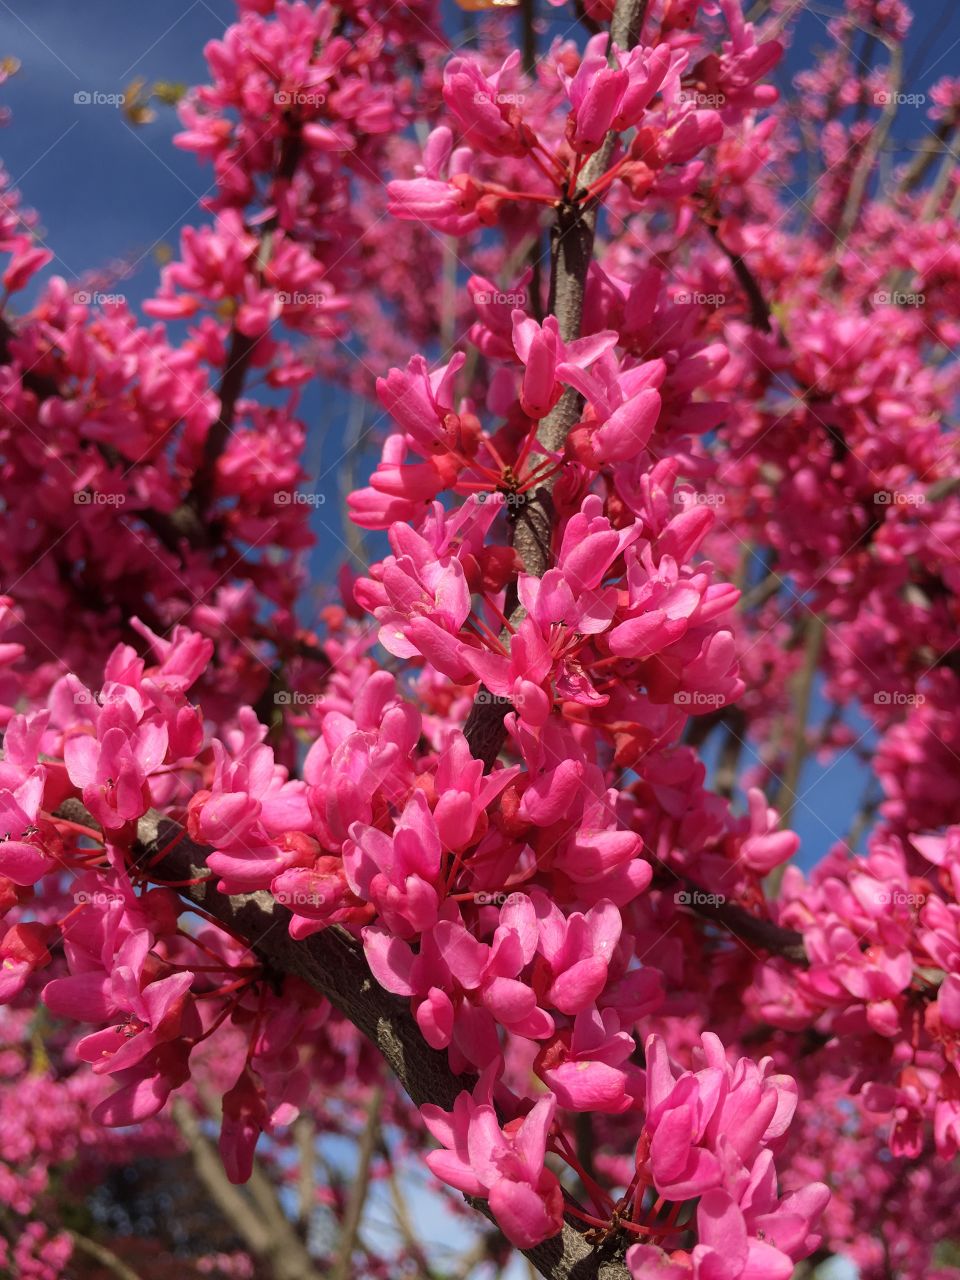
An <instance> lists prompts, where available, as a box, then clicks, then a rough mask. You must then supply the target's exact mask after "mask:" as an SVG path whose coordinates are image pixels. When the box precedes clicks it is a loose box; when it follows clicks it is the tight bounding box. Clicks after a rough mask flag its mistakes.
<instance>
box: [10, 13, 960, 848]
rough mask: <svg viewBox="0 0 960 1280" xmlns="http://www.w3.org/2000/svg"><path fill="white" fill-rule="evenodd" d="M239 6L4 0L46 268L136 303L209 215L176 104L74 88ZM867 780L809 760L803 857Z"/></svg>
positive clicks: (910, 115) (812, 34)
mask: <svg viewBox="0 0 960 1280" xmlns="http://www.w3.org/2000/svg"><path fill="white" fill-rule="evenodd" d="M448 2H449V0H448ZM917 8H918V9H919V11H920V12H919V14H918V16H917V18H916V20H915V23H914V27H913V30H912V32H911V34H910V37H909V40H908V45H907V58H906V64H907V68H908V75H907V79H906V83H905V84H904V92H908V93H916V92H923V91H924V90H925V89H926V88H927V87H928V86H929V83H930V82H931V81H932V80H933V79H936V78H937V77H939V76H942V75H946V74H951V73H952V74H958V73H960V5H958V4H956V0H946V2H945V3H943V2H941V0H919V3H918V5H917ZM831 11H832V6H831V7H828V6H826V5H822V4H818V3H816V2H814V3H812V4H811V5H810V6H809V8H808V11H807V12H805V13H804V15H803V16H802V18H801V19H800V22H799V26H798V28H797V35H796V39H795V41H794V45H793V48H792V49H791V50H790V52H789V54H788V56H787V58H786V60H785V63H784V67H783V76H785V77H786V78H787V79H789V78H790V77H791V76H792V75H793V74H794V73H795V71H796V70H797V69H798V68H799V67H801V66H806V65H809V63H810V61H811V56H812V53H813V51H814V50H816V49H817V48H818V47H823V46H825V45H826V44H827V43H828V39H829V37H828V35H827V32H826V28H825V21H826V19H827V16H828V15H829V13H830V12H831ZM453 12H455V11H453V10H452V9H451V13H453ZM554 12H555V11H554ZM234 13H235V9H234V5H233V3H232V0H193V3H187V2H186V0H167V2H166V3H164V4H162V5H147V4H131V3H130V2H129V0H81V2H80V3H78V2H77V0H43V3H42V4H37V3H26V2H24V0H20V2H16V3H7V0H0V56H11V55H12V56H14V57H16V58H17V59H18V60H19V61H20V63H21V64H22V65H21V70H20V71H19V73H18V74H17V75H16V76H15V77H14V78H13V79H12V80H11V81H9V82H8V83H7V84H6V85H5V86H4V87H3V90H2V93H0V99H2V101H3V102H4V103H5V104H6V105H8V106H9V107H10V108H11V110H12V112H13V122H12V124H11V126H9V127H8V128H7V129H5V130H4V131H3V132H2V133H0V156H2V158H3V162H4V164H5V166H6V167H7V169H8V170H9V172H10V174H11V176H12V178H13V180H14V182H15V184H16V185H18V186H19V187H20V189H21V190H22V192H23V195H24V199H25V202H26V203H27V204H28V205H30V206H32V207H34V208H36V209H37V210H38V211H39V213H40V216H41V224H42V228H43V231H44V237H45V240H46V242H47V244H48V245H49V247H50V248H52V249H53V250H54V251H55V253H56V255H57V256H56V259H55V261H54V262H53V264H52V265H51V267H50V268H49V269H48V273H50V272H56V273H58V274H62V275H64V276H66V277H67V278H68V279H71V280H72V279H76V278H79V277H81V276H82V275H83V274H84V273H85V272H87V271H89V270H91V269H96V268H100V267H103V266H104V265H106V264H108V263H110V262H111V261H113V260H116V259H118V258H121V257H122V258H124V259H126V260H128V261H130V262H134V263H136V264H137V266H136V270H135V272H134V274H133V275H132V276H131V278H130V279H128V280H126V281H125V282H124V283H123V284H122V285H118V286H117V290H118V291H122V292H123V293H125V294H126V296H127V297H128V298H129V299H130V301H131V302H132V303H134V304H137V303H139V302H140V301H141V300H142V299H143V298H144V297H146V296H149V294H151V293H152V292H153V289H154V287H155V283H156V272H157V265H156V261H155V258H154V252H155V250H156V247H157V246H158V245H175V244H176V242H177V239H178V235H179V229H180V228H181V227H182V226H184V225H186V224H189V223H198V222H202V221H204V220H205V215H204V214H203V211H202V210H200V209H199V208H198V203H199V201H200V200H201V199H202V198H203V196H204V195H205V194H207V193H208V191H209V189H210V186H209V184H210V181H211V170H210V168H209V167H203V166H201V165H199V164H198V163H197V161H196V160H195V158H194V157H193V156H192V155H191V154H189V153H185V152H181V151H178V150H177V148H175V147H174V146H173V145H172V143H171V138H172V135H173V133H174V132H175V130H176V128H177V124H176V120H175V116H174V114H173V112H172V111H169V110H161V111H160V112H159V114H158V118H157V119H156V121H155V122H154V123H152V124H150V125H148V126H146V127H144V128H139V129H133V128H131V127H130V125H129V124H128V123H127V121H126V119H125V117H124V115H123V113H122V112H121V111H119V110H117V109H116V107H113V106H110V105H107V104H96V103H93V102H91V103H88V104H82V103H78V102H77V101H76V100H75V95H76V94H78V93H89V94H91V95H93V94H102V95H111V94H117V93H121V92H122V91H123V90H124V88H125V87H126V86H127V84H128V83H129V81H130V80H131V79H133V78H134V77H135V76H143V77H145V78H146V79H147V80H148V81H154V80H174V81H183V82H186V83H187V84H192V83H197V82H202V81H204V80H205V78H206V74H205V63H204V59H203V46H204V44H205V42H206V41H207V40H209V39H211V38H214V37H217V36H220V35H221V34H222V32H223V30H224V28H225V26H226V25H227V24H228V23H229V22H230V21H231V20H232V18H233V16H234ZM459 22H460V17H459V15H458V16H457V17H453V19H452V23H451V24H450V27H451V29H453V30H456V29H458V26H459ZM565 25H566V24H564V26H565ZM923 135H924V127H923V113H922V110H919V111H918V110H917V109H915V108H907V109H905V110H904V112H903V113H902V117H901V120H900V121H899V122H898V126H897V129H896V132H895V137H894V139H893V143H892V145H893V146H895V147H898V148H905V147H909V145H910V143H911V141H912V140H914V139H916V138H918V137H922V136H923ZM903 159H904V152H903V151H900V153H899V154H897V155H896V156H891V160H892V161H894V162H896V161H901V160H903ZM305 414H306V416H307V418H308V421H311V422H313V423H320V422H323V423H325V426H324V427H323V428H322V429H321V430H320V432H319V435H318V436H317V438H315V439H314V440H313V442H312V444H311V447H310V451H309V458H310V460H312V462H313V465H314V466H315V467H316V469H317V470H318V471H321V472H322V471H324V470H325V469H328V468H329V467H330V466H331V465H332V463H333V462H334V460H335V459H336V458H337V456H338V455H339V453H340V449H339V448H338V443H337V440H338V436H339V434H340V430H341V429H342V424H343V420H344V406H343V404H342V402H341V401H340V399H339V398H337V397H335V396H334V395H333V394H332V393H331V392H329V391H326V392H324V391H323V390H321V389H318V390H316V391H315V392H314V393H313V394H312V395H311V396H310V397H308V398H307V400H306V401H305ZM327 478H328V481H329V487H330V495H329V500H328V502H327V504H326V506H325V507H324V508H321V510H320V512H318V525H317V532H318V535H319V537H320V545H319V547H318V551H317V556H316V565H317V574H318V577H322V578H323V579H326V580H329V576H330V566H331V564H335V563H336V562H337V561H338V560H339V558H340V557H341V555H342V542H341V541H340V539H339V537H338V534H337V531H336V528H335V521H334V520H333V519H332V517H333V516H334V511H335V508H336V496H335V483H334V477H333V474H332V473H329V474H328V477H327ZM859 727H860V729H862V728H863V727H864V725H863V724H862V723H861V724H860V726H859ZM862 781H863V770H862V768H861V767H859V766H857V765H856V764H855V762H854V759H853V756H852V755H850V756H847V757H845V758H844V759H843V760H841V761H839V762H835V763H834V764H833V765H832V766H830V767H829V768H826V769H825V768H823V767H822V766H820V765H817V764H815V763H814V764H810V765H809V766H808V768H807V771H806V773H805V775H804V778H803V780H802V784H801V792H803V793H804V794H803V797H802V800H801V802H800V803H799V804H798V806H797V809H796V813H795V823H796V826H797V829H798V830H799V831H800V833H801V835H802V836H803V839H804V844H803V850H802V855H801V860H802V861H803V862H804V863H810V862H812V861H815V860H816V859H817V857H819V856H821V855H822V853H823V852H825V851H826V849H827V848H828V847H829V845H830V843H831V842H832V840H833V839H834V838H835V837H836V836H838V835H840V834H842V833H843V832H844V831H845V830H846V828H847V826H848V825H849V820H850V817H851V816H852V813H853V811H854V810H855V808H856V805H857V801H858V797H859V793H860V790H861V785H862Z"/></svg>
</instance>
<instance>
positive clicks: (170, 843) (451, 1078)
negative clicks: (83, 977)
mask: <svg viewBox="0 0 960 1280" xmlns="http://www.w3.org/2000/svg"><path fill="white" fill-rule="evenodd" d="M58 814H59V816H61V817H64V818H69V819H71V820H73V821H80V822H82V823H83V824H84V825H87V826H91V825H92V826H96V823H95V822H94V821H93V819H92V818H91V816H90V815H89V814H88V813H87V811H86V810H85V809H84V807H83V805H82V804H81V803H80V802H79V801H77V800H67V801H65V802H64V804H63V805H61V806H60V809H59V810H58ZM137 834H138V840H137V846H136V849H135V856H136V863H137V864H138V865H140V866H146V865H149V867H150V879H151V880H153V881H156V882H159V883H163V882H165V881H166V882H169V883H171V884H177V885H180V886H182V887H180V888H178V892H179V893H180V894H181V895H182V896H183V897H185V898H187V899H188V900H189V901H190V902H192V903H194V904H195V905H196V906H198V907H200V908H201V909H202V910H203V911H204V912H205V913H206V914H207V915H209V916H212V917H213V918H214V919H215V920H218V921H219V922H220V923H221V924H223V925H225V926H226V927H227V928H228V929H230V930H231V931H232V932H233V933H235V934H236V935H238V936H239V937H242V938H244V939H246V940H247V941H248V942H249V944H250V950H251V951H252V952H253V953H254V954H255V955H256V956H257V957H258V959H259V960H260V961H261V962H262V963H263V964H264V966H265V967H266V969H267V970H268V972H269V973H272V974H274V975H275V976H277V977H279V976H283V975H286V976H290V977H296V978H299V979H300V980H301V981H302V982H305V983H306V984H307V985H308V986H309V987H311V988H312V989H313V990H314V991H317V992H319V993H320V994H321V995H323V996H325V997H326V998H327V999H328V1000H329V1001H330V1003H331V1004H333V1005H334V1006H335V1007H336V1008H337V1009H339V1011H340V1012H341V1013H342V1014H343V1015H344V1016H345V1017H346V1018H349V1020H350V1021H351V1022H352V1023H353V1024H354V1025H355V1026H356V1027H358V1028H359V1030H360V1031H362V1032H363V1033H364V1035H366V1036H367V1038H368V1039H369V1040H371V1041H372V1042H373V1043H374V1044H375V1045H376V1046H377V1048H378V1049H379V1050H380V1052H381V1053H382V1055H383V1057H384V1059H385V1060H386V1063H387V1066H388V1067H389V1068H390V1070H391V1071H392V1073H393V1074H394V1075H395V1076H396V1077H397V1079H398V1080H399V1082H400V1084H401V1085H402V1086H403V1088H404V1089H405V1090H406V1092H407V1093H408V1094H409V1096H410V1098H411V1099H412V1101H413V1102H414V1103H416V1105H417V1106H421V1105H422V1104H423V1103H425V1102H432V1103H435V1104H436V1105H437V1106H440V1107H443V1108H444V1109H446V1110H449V1109H450V1108H452V1106H453V1103H454V1101H455V1100H456V1098H457V1095H458V1094H459V1093H460V1092H461V1091H462V1090H464V1089H468V1090H469V1089H472V1088H473V1086H474V1084H475V1083H476V1082H475V1079H474V1078H473V1077H471V1076H458V1075H455V1074H454V1073H453V1072H452V1071H451V1070H450V1066H449V1064H448V1062H447V1056H446V1054H444V1053H438V1052H437V1051H436V1050H434V1049H431V1048H430V1047H429V1045H428V1044H427V1043H426V1041H425V1040H424V1039H423V1036H422V1034H421V1032H420V1028H419V1027H418V1026H417V1024H416V1022H415V1020H414V1018H413V1016H412V1014H411V1013H410V1008H409V1004H408V1003H407V1001H405V1000H401V999H399V998H398V997H396V996H393V995H391V994H390V993H389V992H387V991H384V989H383V988H382V987H381V986H380V985H379V984H378V983H377V981H376V980H375V979H374V977H373V974H372V973H371V972H370V968H369V966H368V965H367V961H366V957H365V956H364V953H363V947H362V946H361V944H360V943H359V942H357V940H356V939H355V938H353V937H352V936H351V935H350V934H348V933H347V932H346V930H344V929H341V928H339V927H333V928H329V929H324V930H322V931H321V932H320V933H315V934H312V935H311V936H310V937H309V938H306V939H304V940H303V941H299V942H298V941H295V940H294V939H293V938H291V937H290V932H289V924H290V919H291V915H290V912H289V911H287V910H286V908H285V907H282V906H281V905H280V904H279V903H277V902H276V901H275V900H274V898H272V897H271V895H270V894H268V893H265V892H260V893H252V894H234V895H226V894H222V893H218V892H217V890H216V888H215V877H213V878H211V877H210V875H209V869H208V868H207V865H206V861H207V856H208V855H209V853H210V852H211V851H210V850H209V849H208V848H205V847H204V846H202V845H198V844H196V843H195V842H194V841H193V840H191V839H190V837H189V836H188V835H187V834H186V832H185V831H184V829H183V828H182V827H181V826H180V825H179V823H176V822H174V821H173V820H172V819H170V818H167V817H164V815H163V814H161V813H158V812H157V811H156V810H150V812H149V813H147V814H146V815H145V816H144V817H143V818H141V820H140V822H139V824H138V832H137ZM184 881H198V883H194V884H186V885H184V884H183V882H184ZM471 1204H473V1206H474V1207H475V1208H476V1209H478V1210H479V1211H480V1212H482V1213H484V1214H485V1215H486V1216H487V1217H491V1215H490V1212H489V1208H488V1206H487V1204H486V1201H473V1200H471ZM491 1220H492V1219H491ZM523 1252H524V1253H525V1254H526V1256H527V1257H528V1258H529V1259H530V1261H531V1262H532V1264H533V1265H534V1266H535V1267H536V1268H537V1270H538V1271H540V1273H541V1274H542V1275H543V1276H545V1277H546V1280H629V1277H628V1273H627V1270H626V1268H625V1267H624V1266H623V1264H622V1263H621V1262H620V1261H618V1260H616V1259H613V1260H611V1259H609V1258H608V1257H607V1255H606V1254H605V1253H604V1252H603V1251H600V1250H596V1249H594V1248H593V1247H592V1246H591V1245H589V1244H588V1243H587V1242H586V1240H585V1239H584V1237H583V1235H582V1234H581V1233H580V1232H579V1231H578V1230H577V1229H576V1228H575V1227H574V1226H572V1225H571V1224H570V1223H567V1224H566V1225H565V1226H564V1228H563V1231H562V1232H561V1233H560V1234H559V1235H557V1236H555V1237H554V1238H553V1239H552V1240H547V1241H545V1242H544V1243H543V1244H541V1245H538V1246H536V1248H533V1249H526V1250H523Z"/></svg>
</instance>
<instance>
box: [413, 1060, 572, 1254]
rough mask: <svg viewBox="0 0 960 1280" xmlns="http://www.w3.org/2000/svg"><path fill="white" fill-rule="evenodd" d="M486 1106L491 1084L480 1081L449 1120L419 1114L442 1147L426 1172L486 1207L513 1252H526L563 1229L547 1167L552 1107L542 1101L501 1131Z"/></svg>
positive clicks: (431, 1110) (432, 1111)
mask: <svg viewBox="0 0 960 1280" xmlns="http://www.w3.org/2000/svg"><path fill="white" fill-rule="evenodd" d="M489 1099H490V1086H489V1081H488V1080H487V1081H486V1082H485V1081H483V1080H481V1082H480V1084H478V1086H477V1088H476V1089H475V1090H474V1095H473V1097H471V1096H470V1094H469V1093H461V1094H460V1096H459V1097H458V1098H457V1100H456V1102H455V1104H454V1108H453V1111H452V1112H447V1111H442V1110H441V1109H440V1108H439V1107H435V1106H433V1105H430V1104H428V1105H427V1106H424V1107H422V1108H421V1110H420V1114H421V1115H422V1117H423V1121H424V1124H425V1125H426V1126H427V1128H428V1129H429V1130H430V1132H431V1133H432V1134H433V1136H434V1138H436V1140H437V1141H438V1142H439V1143H440V1144H441V1146H442V1147H443V1150H442V1151H431V1152H429V1153H428V1155H427V1164H428V1165H429V1166H430V1168H431V1170H432V1171H433V1173H434V1174H435V1175H436V1176H437V1177H438V1178H439V1179H440V1180H441V1181H442V1182H446V1183H448V1184H449V1185H450V1186H452V1187H456V1189H457V1190H458V1191H462V1192H464V1193H465V1194H466V1195H473V1196H482V1197H483V1198H484V1199H486V1200H487V1201H488V1202H489V1204H490V1210H491V1212H492V1213H493V1215H494V1217H495V1218H496V1220H497V1222H498V1224H499V1226H500V1228H501V1230H502V1231H503V1233H504V1235H505V1236H506V1237H507V1239H508V1240H509V1241H510V1242H511V1244H514V1245H516V1247H517V1248H518V1249H529V1248H532V1247H533V1246H534V1245H536V1244H539V1243H540V1242H541V1241H542V1240H547V1239H549V1238H550V1237H551V1236H554V1235H556V1234H557V1232H558V1231H560V1229H561V1227H562V1226H563V1193H562V1191H561V1188H560V1184H559V1182H558V1181H557V1178H556V1175H555V1174H553V1173H552V1172H551V1171H550V1170H549V1169H547V1168H545V1167H544V1159H545V1155H546V1148H547V1137H548V1135H549V1131H550V1126H551V1124H552V1122H553V1116H554V1112H555V1111H556V1106H557V1103H556V1099H555V1098H554V1097H553V1095H552V1094H547V1095H546V1096H545V1097H542V1098H541V1099H540V1101H539V1102H537V1103H536V1105H535V1106H534V1107H533V1109H532V1110H531V1111H530V1112H529V1113H528V1114H527V1115H526V1116H524V1117H523V1118H522V1119H517V1120H512V1121H510V1122H509V1123H508V1124H506V1125H504V1126H502V1127H501V1125H500V1122H499V1120H498V1118H497V1113H496V1112H495V1110H494V1109H493V1106H492V1105H491V1103H490V1100H489Z"/></svg>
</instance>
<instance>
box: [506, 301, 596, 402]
mask: <svg viewBox="0 0 960 1280" xmlns="http://www.w3.org/2000/svg"><path fill="white" fill-rule="evenodd" d="M512 317H513V346H514V350H515V351H516V353H517V356H518V357H519V359H520V362H521V364H523V366H524V374H523V383H522V386H521V389H520V404H521V406H522V408H523V411H524V413H526V414H527V415H528V416H529V417H531V418H543V417H546V415H547V414H548V413H549V412H550V410H551V409H552V408H553V406H554V405H555V404H556V402H557V401H558V400H559V399H560V396H561V394H562V392H563V388H562V387H561V385H560V381H559V373H558V370H559V367H560V366H561V365H564V366H572V367H573V368H575V369H585V368H587V367H588V366H589V365H591V364H592V363H593V362H594V361H595V360H597V359H598V358H599V357H600V356H601V355H602V354H603V353H604V351H607V350H609V349H610V348H611V347H613V346H615V345H616V341H617V334H616V333H615V332H613V331H612V330H604V331H603V332H602V333H595V334H591V335H590V336H589V337H586V338H578V339H577V340H576V341H575V342H568V343H564V342H562V341H561V339H560V329H559V326H558V324H557V321H556V318H555V317H554V316H547V318H546V319H545V320H544V322H543V324H542V325H540V324H538V323H537V321H536V320H533V319H531V318H530V317H529V316H528V315H527V314H526V312H524V311H519V310H517V311H514V312H513V313H512Z"/></svg>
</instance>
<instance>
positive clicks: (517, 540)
mask: <svg viewBox="0 0 960 1280" xmlns="http://www.w3.org/2000/svg"><path fill="white" fill-rule="evenodd" d="M646 11H647V0H617V6H616V9H615V10H614V13H613V20H612V22H611V24H610V39H611V42H612V43H613V44H616V45H617V46H618V47H619V48H621V49H632V48H633V47H634V46H635V45H636V43H637V41H638V40H639V38H640V32H641V30H642V28H643V20H644V18H645V16H646ZM617 137H618V135H617V134H616V133H614V132H613V131H612V130H611V132H610V133H608V134H607V136H606V138H605V139H604V143H603V146H602V147H601V148H600V150H599V151H598V152H596V153H595V154H594V155H593V156H591V158H590V160H589V162H588V163H587V164H586V165H585V166H584V170H583V174H582V175H581V179H580V182H581V186H580V190H579V191H578V192H577V193H576V194H575V196H574V198H573V199H572V200H563V201H561V202H560V204H559V205H558V206H557V216H556V220H555V222H554V225H553V227H552V229H551V253H550V301H549V305H548V308H547V310H548V311H549V312H550V313H551V314H552V315H554V316H556V318H557V325H558V327H559V330H560V337H561V339H562V340H563V341H564V342H573V341H575V340H576V339H577V338H579V337H580V329H581V325H582V321H583V297H584V291H585V289H586V284H587V273H588V272H589V270H590V263H591V261H592V260H593V244H594V237H595V235H596V228H597V215H598V212H599V205H598V203H597V202H596V201H595V200H589V199H587V198H586V190H587V188H589V186H590V184H591V183H592V182H594V181H595V180H596V179H597V178H599V177H600V176H601V175H602V174H603V173H605V172H606V170H607V169H608V168H609V167H610V161H611V159H612V157H613V153H614V150H615V148H616V145H617ZM582 407H583V397H582V396H581V395H580V393H579V392H578V391H576V390H574V388H573V387H567V388H566V390H565V391H564V393H563V395H562V396H561V397H560V399H559V401H558V402H557V404H556V405H555V406H554V407H553V409H551V411H550V412H549V413H548V414H547V416H546V417H545V418H542V419H541V420H540V424H539V426H538V428H537V442H538V444H539V445H540V446H541V448H540V450H534V451H533V452H532V453H531V455H530V458H529V466H530V467H531V469H532V468H535V467H537V466H539V465H540V463H542V462H545V461H547V460H548V458H549V457H550V456H555V455H556V454H558V453H560V452H562V450H563V447H564V444H565V442H566V439H567V435H568V433H569V432H570V429H571V428H572V427H573V426H574V425H575V424H576V422H577V421H578V420H579V418H580V412H581V409H582ZM557 478H558V477H557V476H556V475H554V476H551V477H550V478H549V479H547V480H545V481H544V482H543V483H542V484H541V485H539V486H538V487H537V489H536V490H535V491H534V492H533V493H531V494H528V495H527V498H526V501H525V502H524V503H523V505H522V506H521V507H520V508H519V510H518V512H517V514H516V516H515V523H514V528H513V546H514V548H515V549H516V551H517V553H518V554H519V556H520V561H521V563H522V565H523V572H524V573H528V574H533V575H534V576H535V577H538V578H542V577H543V575H544V574H545V573H546V571H547V569H549V567H550V559H551V547H552V542H553V524H554V509H553V489H554V485H555V484H556V482H557ZM506 612H507V614H508V615H509V616H510V622H511V625H513V626H516V625H517V623H518V622H520V621H522V619H523V610H522V609H521V608H520V607H519V606H518V605H517V601H516V596H515V589H514V591H511V592H508V595H507V609H506ZM505 639H507V642H508V643H509V633H508V635H507V637H505ZM482 694H483V696H480V697H478V698H477V700H476V701H475V702H474V704H473V707H472V709H471V711H470V715H469V716H468V717H467V722H466V724H465V725H464V730H463V731H464V734H465V736H466V739H467V742H468V743H469V745H470V751H471V754H472V755H473V756H474V758H475V759H478V760H482V761H483V765H484V769H485V770H489V769H491V768H492V767H493V762H494V761H495V760H496V758H497V756H498V755H499V753H500V748H501V747H502V746H503V740H504V737H505V730H504V727H503V721H504V717H505V716H506V714H507V711H508V710H509V703H507V702H504V701H503V700H502V699H497V698H491V697H490V696H489V694H488V693H487V692H486V691H485V690H484V691H482Z"/></svg>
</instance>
